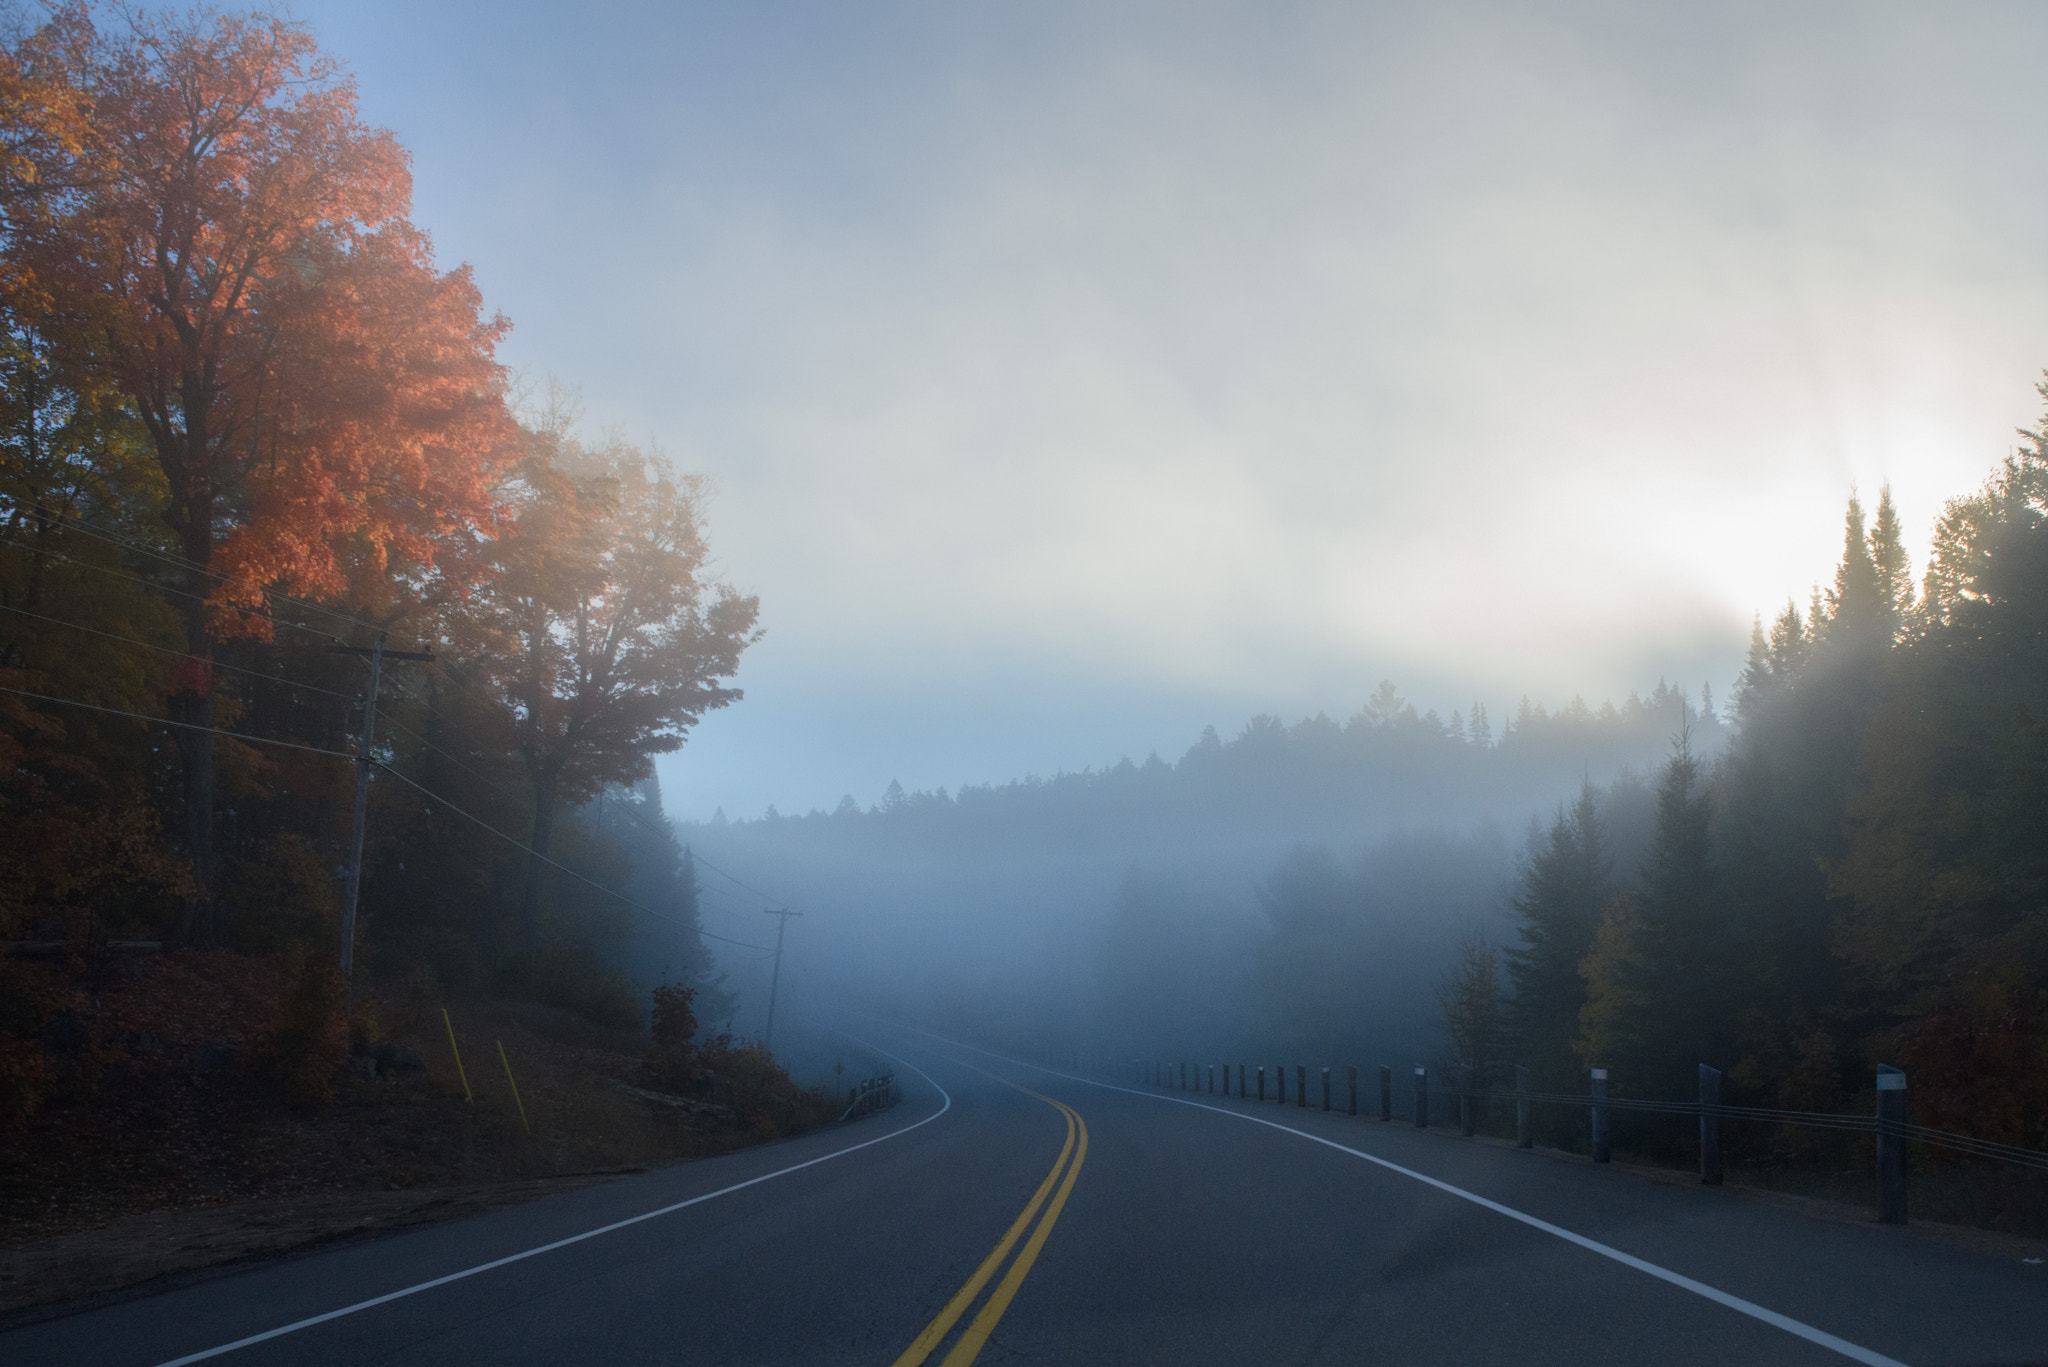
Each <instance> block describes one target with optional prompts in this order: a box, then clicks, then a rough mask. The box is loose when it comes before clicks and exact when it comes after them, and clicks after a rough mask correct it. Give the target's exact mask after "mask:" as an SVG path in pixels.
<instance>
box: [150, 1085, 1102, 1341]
mask: <svg viewBox="0 0 2048 1367" xmlns="http://www.w3.org/2000/svg"><path fill="white" fill-rule="evenodd" d="M869 1047H870V1048H873V1046H872V1045H870V1046H869ZM875 1052H876V1053H879V1054H882V1055H883V1057H885V1058H889V1059H892V1060H894V1061H895V1062H897V1063H900V1064H902V1065H903V1066H904V1067H906V1068H908V1069H910V1070H911V1071H912V1072H914V1073H916V1074H917V1075H918V1076H919V1077H921V1078H923V1079H924V1080H925V1081H926V1082H929V1083H931V1085H932V1088H933V1090H934V1091H936V1092H938V1094H939V1096H940V1098H941V1104H940V1106H939V1109H937V1110H936V1111H933V1112H932V1113H931V1114H930V1115H928V1116H926V1117H925V1118H924V1119H922V1120H916V1121H912V1122H911V1123H910V1124H908V1125H905V1126H903V1127H902V1128H901V1129H896V1130H891V1131H889V1133H887V1134H883V1135H877V1136H875V1137H874V1138H873V1139H864V1140H862V1141H861V1142H860V1143H858V1144H849V1145H847V1146H846V1147H845V1148H843V1149H834V1150H833V1151H832V1152H830V1153H827V1154H820V1155H819V1156H818V1157H816V1158H810V1159H806V1160H804V1161H803V1162H801V1163H792V1164H790V1165H789V1166H788V1167H786V1168H777V1169H776V1170H775V1171H774V1172H764V1173H762V1174H761V1175H760V1176H759V1177H749V1178H748V1179H747V1180H746V1181H744V1182H734V1183H733V1184H732V1185H731V1186H729V1187H720V1188H719V1189H718V1190H717V1191H707V1192H705V1193H703V1194H702V1195H699V1196H692V1197H691V1198H690V1199H689V1200H687V1201H677V1202H675V1203H673V1204H672V1205H666V1206H663V1207H661V1208H660V1209H659V1210H650V1211H647V1212H645V1213H643V1214H640V1215H633V1216H628V1217H627V1218H626V1219H624V1220H614V1221H612V1222H611V1223H610V1224H608V1225H600V1226H599V1227H598V1228H596V1229H587V1230H584V1231H583V1232H582V1233H581V1234H571V1235H570V1236H569V1237H568V1238H566V1239H556V1240H554V1241H553V1242H552V1243H545V1244H541V1245H538V1246H537V1247H534V1248H528V1249H522V1250H521V1251H519V1252H517V1253H508V1254H506V1255H505V1256H504V1257H502V1258H493V1259H491V1260H490V1261H489V1262H487V1263H478V1264H477V1265H476V1266H475V1267H465V1268H463V1269H462V1270H461V1271H459V1272H450V1273H448V1274H447V1275H446V1276H442V1277H434V1278H430V1279H429V1280H427V1281H423V1282H416V1283H414V1284H413V1285H411V1286H406V1287H401V1288H399V1289H398V1290H396V1291H387V1292H385V1293H384V1294H383V1295H381V1296H372V1297H370V1298H369V1299H368V1300H361V1301H357V1302H356V1303H355V1304H353V1305H344V1306H342V1307H341V1308H340V1309H339V1310H329V1311H327V1312H326V1313H325V1314H321V1315H309V1316H307V1317H306V1318H305V1319H302V1320H295V1321H293V1322H292V1323H290V1324H282V1325H279V1326H278V1327H277V1328H275V1329H266V1330H264V1331H263V1332H262V1333H260V1334H251V1335H249V1336H248V1337H247V1338H239V1339H236V1340H235V1341H234V1342H233V1343H223V1344H220V1345H218V1346H216V1347H213V1348H204V1349H201V1350H200V1351H199V1352H196V1353H187V1354H186V1355H185V1356H184V1357H181V1358H172V1359H170V1360H169V1361H167V1362H161V1363H158V1364H157V1367H186V1364H188V1363H193V1362H204V1361H206V1360H207V1359H208V1358H217V1357H220V1356H222V1355H224V1354H227V1353H232V1352H234V1351H236V1350H237V1349H241V1348H248V1347H250V1346H252V1345H254V1344H258V1343H265V1342H268V1341H269V1340H271V1339H275V1338H283V1337H284V1336H285V1335H286V1334H296V1333H297V1332H298V1331H299V1330H301V1329H310V1328H312V1327H313V1326H314V1325H316V1324H326V1323H327V1322H328V1321H330V1320H338V1319H341V1318H343V1317H344V1316H347V1315H354V1314H359V1313H361V1312H362V1311H364V1310H371V1309H375V1308H376V1307H377V1306H380V1305H389V1304H390V1303H391V1302H392V1301H396V1300H403V1299H405V1298H406V1297H407V1296H417V1295H418V1294H420V1293H421V1292H422V1291H432V1290H433V1289H434V1288H435V1287H437V1286H446V1285H448V1284H449V1283H450V1282H459V1281H462V1280H463V1279H465V1278H468V1277H474V1276H476V1275H478V1274H479V1273H483V1272H489V1271H491V1270H493V1269H495V1268H500V1267H504V1266H506V1265H507V1264H510V1263H517V1262H524V1261H525V1260H526V1259H528V1258H537V1257H539V1256H540V1255H541V1254H543V1253H552V1252H554V1251H555V1250H556V1249H558V1248H567V1247H569V1245H571V1244H580V1243H582V1242H583V1241H584V1240H586V1239H595V1238H597V1237H598V1236H599V1235H600V1234H610V1233H612V1232H613V1231H615V1230H621V1229H625V1228H627V1227H628V1226H630V1225H637V1224H643V1223H645V1222H646V1221H648V1220H658V1219H660V1218H661V1217H662V1216H664V1215H673V1214H674V1213H675V1212H677V1211H679V1210H683V1209H685V1208H686V1207H689V1206H696V1205H702V1204H703V1203H704V1202H706V1201H715V1200H717V1199H718V1198H719V1197H721V1196H730V1195H731V1194H732V1193H734V1192H736V1191H744V1190H746V1189H747V1188H748V1187H754V1186H759V1185H760V1184H761V1183H763V1182H772V1181H774V1180H775V1179H776V1178H778V1177H787V1176H788V1175H789V1174H790V1173H793V1172H802V1171H803V1170H804V1169H805V1168H815V1167H816V1166H818V1164H820V1163H829V1162H831V1161H832V1160H833V1159H835V1158H844V1157H845V1156H846V1155H847V1154H849V1153H858V1152H859V1151H860V1150H862V1149H867V1148H873V1147H874V1146H875V1145H877V1144H883V1143H887V1142H888V1141H889V1140H891V1139H895V1138H896V1137H898V1136H899V1135H906V1134H909V1133H910V1132H911V1131H912V1130H915V1129H919V1128H921V1127H923V1126H925V1125H929V1124H931V1123H932V1122H933V1121H934V1120H937V1119H938V1118H939V1117H940V1116H942V1115H944V1114H945V1113H946V1112H947V1111H950V1110H951V1109H953V1094H952V1093H951V1092H948V1091H947V1090H946V1089H945V1088H944V1087H941V1086H939V1084H938V1080H937V1079H936V1078H934V1077H932V1075H931V1074H930V1073H927V1072H926V1071H925V1070H924V1069H922V1068H920V1067H918V1066H917V1065H916V1064H914V1063H912V1062H910V1061H909V1060H908V1059H903V1058H897V1057H896V1055H894V1054H891V1053H888V1052H887V1051H885V1050H880V1049H877V1050H875ZM1076 1166H1078V1164H1077V1165H1076ZM949 1361H950V1359H949Z"/></svg>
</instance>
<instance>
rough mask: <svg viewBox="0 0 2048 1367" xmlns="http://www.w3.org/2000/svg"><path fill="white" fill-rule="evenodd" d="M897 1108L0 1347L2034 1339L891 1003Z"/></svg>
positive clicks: (1701, 1203) (1397, 1133)
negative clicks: (939, 1031)
mask: <svg viewBox="0 0 2048 1367" xmlns="http://www.w3.org/2000/svg"><path fill="white" fill-rule="evenodd" d="M866 1037H867V1038H868V1039H869V1040H870V1041H871V1042H872V1043H873V1044H875V1045H877V1046H879V1047H880V1048H881V1049H884V1050H886V1051H887V1052H888V1053H889V1054H890V1055H892V1056H893V1057H895V1058H896V1059H897V1060H898V1061H899V1072H898V1077H899V1079H900V1080H902V1081H903V1083H904V1086H903V1093H904V1094H903V1100H902V1103H901V1104H900V1105H898V1106H897V1107H895V1108H894V1109H893V1110H890V1111H888V1112H885V1113H883V1114H881V1115H878V1116H873V1117H870V1118H868V1119H865V1120H861V1121H858V1122H855V1123H852V1124H849V1125H847V1126H845V1127H843V1128H838V1129H834V1130H831V1131H829V1132H826V1133H821V1134H815V1135H809V1136H805V1137H803V1138H801V1139H796V1140H792V1141H789V1142H785V1143H781V1144H775V1145H769V1146H766V1147H763V1148H758V1149H753V1150H749V1151H747V1152H744V1153H737V1154H732V1155H729V1156H727V1157H723V1158H717V1159H711V1160H707V1161H703V1162H698V1163H690V1164H686V1165H683V1166H679V1167H675V1168H671V1169H667V1170H664V1171H660V1172H653V1173H648V1174H646V1175H644V1176H639V1177H634V1178H629V1179H625V1180H621V1181H617V1182H613V1183H609V1184H606V1185H603V1186H598V1187H591V1188H586V1189H583V1190H579V1191H574V1192H568V1193H564V1194H561V1195H558V1196H554V1197H550V1198H547V1199H545V1200H541V1201H536V1202H533V1203H531V1204H529V1205H524V1206H519V1207H516V1208H512V1209H507V1210H501V1211H497V1212H494V1213H492V1214H489V1215H485V1216H481V1217H478V1218H475V1219H471V1220H465V1221H461V1222H459V1223H455V1224H449V1225H442V1226H437V1227H433V1228H428V1229H422V1230H416V1231H413V1232H409V1233H405V1234H399V1235H393V1236H391V1237H388V1238H383V1239H376V1240H371V1241H365V1242H362V1243H355V1244H347V1245H342V1246H338V1247H334V1248H331V1249H328V1250H326V1251H323V1252H318V1253H314V1254H309V1255H306V1256H301V1257H296V1258H288V1259H283V1260H280V1261H276V1262H271V1263H267V1264H261V1265H256V1266H251V1267H246V1268H242V1269H238V1270H234V1271H231V1272H228V1273H224V1274H222V1275H218V1276H214V1277H210V1278H207V1279H204V1280H201V1281H198V1282H196V1283H192V1284H187V1285H182V1286H178V1287H176V1288H174V1289H170V1290H164V1291H160V1292H158V1293H156V1294H151V1295H143V1296H138V1297H136V1298H134V1299H130V1300H127V1301H123V1302H120V1303H117V1304H113V1305H105V1306H100V1307H98V1308H94V1309H90V1310H84V1311H81V1312H79V1313H76V1314H71V1315H64V1316H59V1317H55V1318H50V1319H46V1320H44V1321H42V1322H39V1323H33V1324H28V1325H25V1326H22V1327H19V1328H16V1329H14V1330H12V1331H10V1332H6V1333H4V1334H0V1364H5V1365H6V1367H31V1365H32V1364H43V1363H63V1364H78V1365H79V1367H86V1365H89V1364H108V1367H131V1365H132V1367H149V1365H150V1364H169V1363H188V1362H199V1361H206V1362H220V1363H222V1364H233V1367H268V1365H269V1364H286V1363H289V1364H294V1367H297V1365H299V1364H328V1363H350V1364H357V1363H379V1364H383V1363H392V1364H423V1365H424V1364H434V1365H435V1367H440V1365H441V1364H449V1363H471V1362H475V1363H533V1364H546V1365H547V1367H573V1365H576V1364H593V1365H594V1367H631V1365H632V1364H642V1363H645V1364H656V1363H659V1364H664V1365H665V1367H666V1365H667V1364H678V1363H705V1364H716V1363H802V1364H821V1363H861V1364H876V1365H877V1367H913V1364H916V1363H920V1362H929V1363H932V1364H934V1367H939V1365H940V1364H944V1365H945V1367H961V1365H962V1364H964V1363H967V1362H972V1361H978V1362H982V1363H989V1364H993V1363H1004V1364H1008V1363H1062V1364H1068V1363H1118V1364H1121V1363H1175V1364H1184V1363H1210V1362H1215V1363H1311V1362H1332V1363H1341V1362H1375V1363H1376V1362H1388V1363H1402V1364H1424V1363H1458V1364H1486V1363H1500V1364H1503V1365H1504V1367H1544V1365H1545V1364H1572V1365H1573V1367H1583V1365H1584V1364H1587V1363H1657V1364H1666V1363H1669V1364H1684V1363H1713V1364H1717V1367H1718V1365H1720V1364H1729V1363H1745V1364H1746V1363H1807V1364H1815V1365H1816V1367H1820V1365H1822V1364H1840V1363H1844V1362H1865V1363H1886V1362H1904V1363H1911V1364H1915V1367H1933V1365H1934V1364H1970V1365H1971V1367H1988V1365H1989V1364H2021V1363H2048V1268H2044V1267H2043V1266H2040V1265H2029V1264H2027V1263H2025V1262H2024V1261H2023V1260H2022V1259H2021V1258H2020V1257H2018V1256H2016V1255H2015V1254H2013V1253H2012V1252H2011V1251H2010V1249H2009V1247H2008V1246H2007V1245H2006V1244H2004V1243H2002V1242H2001V1241H1997V1240H1983V1241H1973V1240H1970V1239H1958V1238H1954V1237H1947V1236H1943V1235H1940V1234H1937V1233H1935V1232H1933V1231H1928V1230H1923V1229H1917V1228H1913V1227H1910V1226H1909V1227H1907V1228H1903V1229H1900V1228H1893V1227H1885V1226H1879V1225H1876V1224H1874V1223H1865V1222H1861V1221H1857V1220H1852V1219H1842V1218H1831V1217H1828V1216H1826V1215H1821V1214H1810V1213H1806V1212H1804V1211H1802V1210H1801V1209H1798V1208H1796V1207H1791V1206H1788V1205H1787V1204H1785V1203H1782V1202H1777V1201H1772V1200H1768V1199H1764V1198H1760V1197H1757V1196H1754V1195H1746V1194H1744V1193H1741V1192H1736V1191H1725V1190H1706V1189H1702V1188H1699V1187H1697V1186H1690V1185H1687V1184H1684V1183H1679V1182H1672V1181H1665V1180H1658V1179H1656V1178H1653V1177H1648V1176H1645V1175H1642V1174H1639V1173H1631V1172H1628V1171H1626V1170H1619V1169H1613V1168H1596V1167H1594V1166H1593V1165H1592V1164H1590V1163H1587V1162H1584V1161H1582V1160H1577V1159H1572V1158H1568V1157H1563V1156H1559V1155H1555V1154H1547V1153H1542V1152H1520V1151H1517V1150H1514V1149H1510V1148H1507V1147H1504V1146H1501V1145H1496V1144H1486V1143H1475V1142H1472V1141H1466V1140H1459V1139H1457V1138H1455V1137H1452V1136H1450V1135H1448V1134H1446V1133H1445V1132H1442V1131H1435V1132H1429V1133H1420V1132H1417V1131H1415V1130H1414V1129H1412V1128H1411V1127H1408V1126H1405V1125H1401V1124H1398V1123H1397V1124H1392V1125H1386V1124H1381V1123H1380V1122H1378V1121H1376V1120H1366V1119H1351V1118H1348V1117H1345V1116H1343V1115H1338V1114H1332V1115H1324V1114H1322V1113H1320V1112H1319V1111H1317V1110H1313V1109H1307V1110H1304V1109H1300V1108H1298V1107H1296V1106H1293V1105H1288V1106H1286V1107H1284V1108H1283V1107H1280V1106H1277V1105H1274V1104H1272V1103H1270V1102H1268V1103H1266V1104H1264V1105H1261V1104H1259V1103H1258V1102H1256V1101H1253V1102H1246V1101H1242V1100H1239V1099H1237V1098H1227V1099H1226V1098H1222V1097H1215V1096H1209V1095H1200V1096H1196V1095H1191V1094H1188V1093H1181V1092H1168V1091H1162V1090H1159V1089H1149V1088H1142V1087H1138V1088H1132V1087H1125V1086H1112V1085H1107V1084H1105V1083H1103V1082H1102V1081H1100V1080H1089V1079H1084V1078H1079V1077H1074V1076H1069V1075H1066V1074H1062V1073H1059V1072H1052V1071H1047V1070H1044V1069H1039V1068H1035V1067H1031V1066H1028V1065H1024V1064H1020V1063H1015V1062H1010V1061H1007V1060H1003V1059H1000V1058H998V1057H995V1056H992V1055H988V1054H983V1053H980V1052H978V1051H975V1050H972V1049H969V1048H967V1047H965V1046H962V1045H958V1044H950V1043H946V1042H943V1041H938V1040H935V1039H932V1038H930V1037H926V1036H919V1035H914V1034H909V1033H906V1032H901V1031H881V1030H879V1029H877V1030H875V1031H869V1032H866Z"/></svg>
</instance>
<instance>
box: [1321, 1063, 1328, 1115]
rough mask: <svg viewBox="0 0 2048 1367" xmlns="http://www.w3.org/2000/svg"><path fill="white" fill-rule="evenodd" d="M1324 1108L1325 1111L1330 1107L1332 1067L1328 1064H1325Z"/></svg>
mask: <svg viewBox="0 0 2048 1367" xmlns="http://www.w3.org/2000/svg"><path fill="white" fill-rule="evenodd" d="M1323 1109H1324V1110H1325V1111H1327V1110H1329V1109H1330V1068H1329V1065H1328V1064H1324V1065H1323Z"/></svg>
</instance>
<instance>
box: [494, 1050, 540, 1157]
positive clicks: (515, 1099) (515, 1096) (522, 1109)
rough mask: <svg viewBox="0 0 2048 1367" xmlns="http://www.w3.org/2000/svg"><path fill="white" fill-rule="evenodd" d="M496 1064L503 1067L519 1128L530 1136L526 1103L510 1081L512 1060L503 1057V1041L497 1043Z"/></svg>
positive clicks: (514, 1084) (514, 1083)
mask: <svg viewBox="0 0 2048 1367" xmlns="http://www.w3.org/2000/svg"><path fill="white" fill-rule="evenodd" d="M498 1062H500V1063H502V1064H504V1065H505V1081H506V1082H507V1083H509V1084H510V1085H511V1088H512V1104H513V1105H514V1106H517V1107H518V1108H519V1128H520V1129H522V1130H525V1131H526V1132H527V1133H528V1134H532V1133H533V1126H531V1125H529V1124H527V1123H526V1103H525V1102H523V1101H521V1100H520V1099H519V1084H518V1083H517V1082H513V1081H512V1060H511V1059H509V1058H506V1057H505V1041H503V1040H499V1041H498Z"/></svg>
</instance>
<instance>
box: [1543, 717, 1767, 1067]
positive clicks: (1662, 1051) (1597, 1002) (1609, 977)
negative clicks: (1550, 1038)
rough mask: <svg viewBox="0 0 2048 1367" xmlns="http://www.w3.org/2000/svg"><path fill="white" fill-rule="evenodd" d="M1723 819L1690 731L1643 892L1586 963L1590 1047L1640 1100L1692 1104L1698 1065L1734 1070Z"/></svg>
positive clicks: (1615, 908) (1663, 794)
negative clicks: (1720, 863)
mask: <svg viewBox="0 0 2048 1367" xmlns="http://www.w3.org/2000/svg"><path fill="white" fill-rule="evenodd" d="M1712 816H1713V802H1712V798H1711V795H1710V793H1709V790H1708V785H1707V783H1706V776H1705V774H1704V773H1703V772H1702V770H1701V767H1700V762H1699V759H1698V757H1696V756H1695V755H1694V754H1693V753H1692V746H1691V733H1690V730H1689V729H1687V730H1681V731H1680V732H1679V735H1678V737H1677V739H1676V741H1674V743H1673V747H1672V754H1671V758H1670V760H1668V761H1667V762H1666V763H1665V765H1664V772H1663V775H1662V779H1661V781H1660V783H1659V785H1658V790H1657V826H1656V835H1655V838H1654V839H1653V840H1652V842H1651V846H1650V854H1649V858H1648V859H1647V860H1646V861H1645V863H1644V868H1643V887H1642V891H1641V893H1640V894H1639V895H1638V896H1636V897H1634V898H1626V899H1618V900H1617V902H1616V903H1614V904H1612V910H1611V912H1610V915H1609V916H1608V918H1607V920H1608V924H1607V925H1606V926H1604V927H1603V937H1604V942H1603V943H1601V944H1599V945H1598V950H1599V951H1600V952H1598V953H1595V954H1593V955H1591V956H1589V957H1588V959H1587V974H1586V976H1587V1006H1586V1010H1585V1012H1584V1013H1583V1024H1584V1027H1585V1028H1584V1030H1583V1032H1582V1037H1581V1043H1580V1048H1581V1051H1582V1053H1583V1055H1584V1058H1585V1062H1586V1063H1588V1064H1589V1065H1592V1066H1606V1067H1611V1068H1613V1069H1615V1070H1616V1073H1617V1082H1618V1083H1619V1084H1621V1085H1623V1086H1624V1087H1625V1089H1626V1090H1627V1091H1630V1092H1633V1093H1635V1094H1636V1095H1663V1096H1684V1095H1686V1094H1687V1092H1688V1090H1689V1083H1690V1080H1691V1076H1692V1069H1693V1066H1694V1065H1695V1064H1698V1063H1714V1064H1717V1065H1725V1064H1726V1062H1727V1061H1728V1060H1729V1058H1730V1056H1731V1054H1732V1051H1733V1046H1734V1036H1735V1032H1734V1016H1733V1012H1734V1007H1735V1005H1736V1002H1735V1000H1734V994H1733V992H1732V991H1731V989H1732V988H1733V986H1734V983H1733V981H1732V974H1731V972H1730V969H1731V967H1732V964H1733V954H1732V946H1731V945H1730V943H1729V936H1728V929H1729V927H1728V923H1727V918H1726V915H1725V904H1724V901H1723V899H1722V897H1721V893H1720V888H1719V885H1718V879H1717V877H1716V870H1715V867H1714V858H1713V836H1712Z"/></svg>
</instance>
